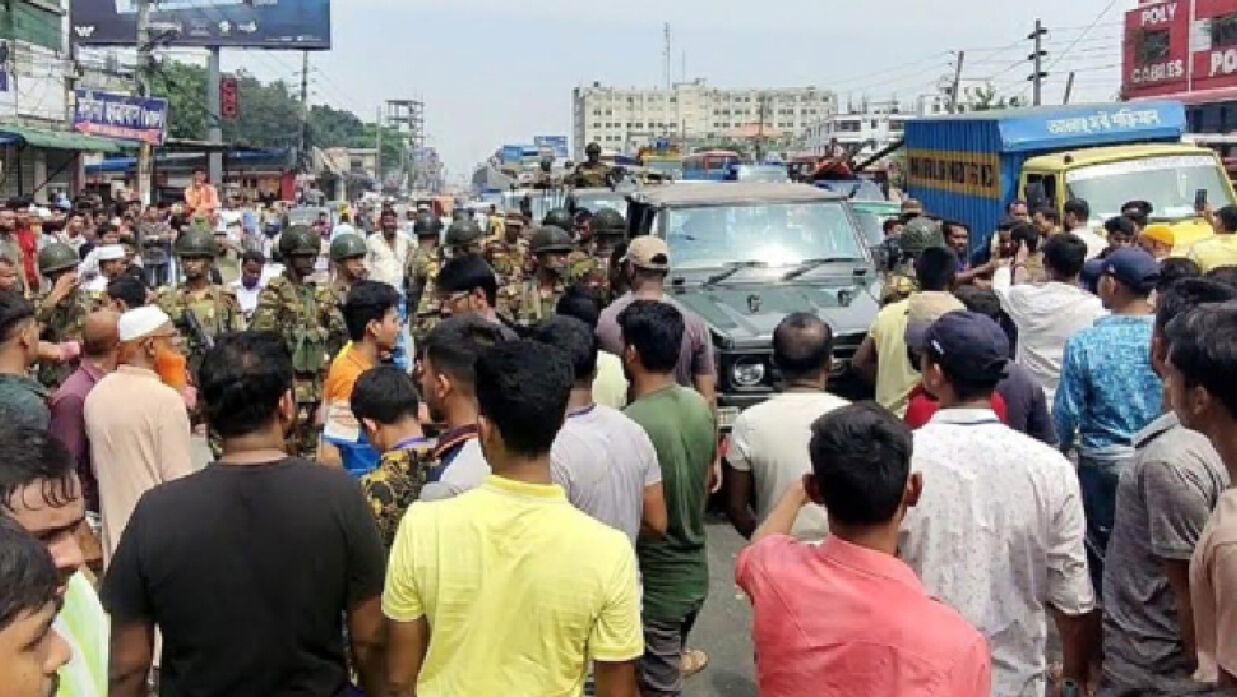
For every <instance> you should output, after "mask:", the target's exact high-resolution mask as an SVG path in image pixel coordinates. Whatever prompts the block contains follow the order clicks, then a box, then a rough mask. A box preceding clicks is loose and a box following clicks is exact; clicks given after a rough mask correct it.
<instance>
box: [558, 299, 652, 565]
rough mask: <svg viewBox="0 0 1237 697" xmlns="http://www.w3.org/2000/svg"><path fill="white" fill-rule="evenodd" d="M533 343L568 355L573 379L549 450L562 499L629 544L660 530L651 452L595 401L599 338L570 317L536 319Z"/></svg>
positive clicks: (619, 417)
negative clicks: (564, 494) (623, 535)
mask: <svg viewBox="0 0 1237 697" xmlns="http://www.w3.org/2000/svg"><path fill="white" fill-rule="evenodd" d="M534 338H535V339H536V340H537V341H540V342H541V343H543V344H547V345H549V346H553V347H554V348H556V349H558V350H560V351H562V352H563V353H565V354H567V356H568V357H569V358H570V359H571V364H572V368H573V371H574V374H575V382H574V383H573V385H572V388H571V398H570V400H569V401H568V403H567V419H566V422H565V423H564V424H563V428H562V429H561V430H560V431H559V432H558V436H557V437H556V438H555V439H554V447H553V449H551V451H550V475H551V476H552V477H553V479H554V483H555V484H558V485H559V486H561V487H563V489H565V490H566V491H567V500H568V501H571V504H572V505H573V506H575V507H576V508H578V509H580V510H581V511H583V512H585V513H587V514H589V515H590V516H592V517H593V518H596V519H597V520H599V521H601V522H603V523H605V524H606V525H609V526H610V527H612V528H616V529H618V530H622V531H623V532H624V533H626V534H627V538H628V539H630V540H631V542H632V544H633V545H634V544H635V542H636V537H637V536H639V534H640V532H641V531H642V530H643V531H645V532H646V533H650V534H655V535H659V536H660V535H663V534H665V532H666V502H665V500H664V498H663V495H662V487H661V467H660V466H659V465H658V463H657V451H655V450H654V449H653V442H652V441H650V440H649V437H648V434H647V433H646V432H645V431H644V429H643V428H642V427H641V426H640V425H639V424H637V423H636V422H635V421H632V420H631V419H630V418H628V417H627V416H625V415H624V414H623V413H622V412H620V411H618V410H617V409H612V408H610V407H607V406H604V405H601V404H597V403H595V402H594V401H593V378H594V377H595V376H596V374H597V352H598V348H597V337H596V336H595V335H594V334H593V330H592V329H591V328H590V327H589V326H588V325H587V324H585V323H584V322H582V321H580V320H578V319H576V318H575V317H566V316H561V315H558V316H554V317H550V318H549V319H547V320H546V321H544V322H542V323H541V325H540V326H538V327H537V330H536V332H535V334H534Z"/></svg>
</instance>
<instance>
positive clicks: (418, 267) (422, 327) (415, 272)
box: [407, 247, 442, 341]
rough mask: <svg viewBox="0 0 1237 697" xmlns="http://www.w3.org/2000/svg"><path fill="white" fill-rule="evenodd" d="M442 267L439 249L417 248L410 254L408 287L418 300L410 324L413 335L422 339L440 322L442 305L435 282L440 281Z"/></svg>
mask: <svg viewBox="0 0 1237 697" xmlns="http://www.w3.org/2000/svg"><path fill="white" fill-rule="evenodd" d="M441 268H442V256H441V255H440V254H439V253H438V249H437V248H435V249H426V248H424V247H420V248H417V249H416V250H415V251H414V252H413V253H412V254H410V255H408V274H407V275H408V281H407V283H408V288H409V298H410V299H412V300H415V301H416V304H417V306H416V308H415V315H414V316H413V317H412V318H411V321H410V322H409V324H410V325H411V327H412V336H413V338H414V339H416V340H418V341H419V340H422V339H424V338H425V337H426V335H428V334H429V333H430V330H431V329H433V328H434V325H436V324H438V320H439V317H440V314H441V312H442V306H441V304H440V303H439V302H438V293H437V291H436V289H435V287H434V286H435V284H436V282H437V281H438V270H439V269H441Z"/></svg>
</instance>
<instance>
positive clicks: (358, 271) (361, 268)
mask: <svg viewBox="0 0 1237 697" xmlns="http://www.w3.org/2000/svg"><path fill="white" fill-rule="evenodd" d="M368 254H369V248H368V247H366V246H365V240H363V239H361V236H360V235H354V234H352V233H344V234H342V235H340V236H338V237H336V238H335V239H333V240H331V251H330V257H331V263H332V264H334V265H335V278H334V280H332V281H331V284H330V285H329V286H327V287H324V288H319V289H318V292H319V293H322V294H323V298H322V299H323V301H324V302H332V303H335V305H337V306H339V307H343V305H344V301H346V300H347V299H348V291H349V290H351V289H352V284H354V283H356V282H357V281H364V280H365V279H366V278H367V277H368V276H369V270H368V269H366V268H365V257H366V255H368ZM396 290H399V289H398V288H396Z"/></svg>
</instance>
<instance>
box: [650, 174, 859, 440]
mask: <svg viewBox="0 0 1237 697" xmlns="http://www.w3.org/2000/svg"><path fill="white" fill-rule="evenodd" d="M627 200H628V211H627V220H628V226H629V234H630V235H631V236H632V237H635V236H639V235H655V236H657V237H660V238H662V239H664V240H666V242H667V244H668V246H669V248H670V266H671V270H670V276H669V278H668V279H667V282H666V287H667V293H668V294H669V295H670V296H671V297H672V298H673V299H674V300H675V302H677V303H679V304H680V305H682V306H683V307H686V308H687V309H690V310H692V311H693V312H695V313H696V314H698V315H700V316H701V317H702V318H703V319H704V321H705V322H706V323H707V324H708V325H709V328H710V330H711V333H712V336H713V344H714V350H715V352H716V359H717V367H718V376H717V377H718V382H717V393H718V421H719V425H720V426H721V428H722V429H723V430H727V429H729V427H730V426H731V424H733V423H734V419H735V417H737V416H738V414H739V412H740V411H741V410H742V409H744V408H746V407H748V406H751V405H753V404H756V403H759V402H761V401H764V400H765V399H767V398H768V397H769V396H771V395H772V394H773V393H774V392H775V390H776V388H777V384H778V380H779V375H778V372H777V369H776V367H775V366H774V365H773V360H772V358H773V330H774V329H775V328H776V327H777V324H778V323H779V322H780V321H781V320H782V318H783V317H785V316H786V315H788V314H790V313H793V312H801V311H802V312H812V313H815V314H817V315H818V316H820V317H821V319H823V320H824V321H825V322H826V323H828V325H829V326H830V328H831V329H832V330H833V355H834V366H833V373H832V376H831V385H830V389H831V391H834V392H836V393H838V394H841V395H843V396H847V397H851V398H859V397H862V396H864V395H865V394H866V392H867V390H868V388H867V386H866V385H865V384H863V382H862V381H861V380H860V379H859V378H858V377H857V376H856V375H854V373H853V372H852V370H851V367H850V361H851V359H852V358H853V357H854V355H855V352H856V350H857V349H858V348H859V344H860V343H861V342H862V341H863V338H864V336H865V335H866V333H867V330H868V328H869V327H870V326H871V324H872V320H873V319H874V318H875V316H876V312H877V310H878V309H879V299H880V291H881V289H880V280H879V278H878V274H877V273H876V267H875V264H874V262H873V259H872V256H871V254H870V253H869V251H868V248H867V245H866V244H865V242H864V239H863V236H862V234H861V233H860V230H859V226H858V223H857V221H856V220H855V217H854V214H853V212H852V210H851V208H850V206H849V205H847V201H846V199H845V198H843V197H842V196H840V195H838V194H835V193H831V192H828V191H824V190H821V189H817V188H815V187H811V186H806V185H802V184H768V183H742V182H736V183H734V184H728V185H716V186H691V185H682V184H672V185H667V186H661V187H656V188H652V189H646V190H642V191H639V192H636V193H633V194H631V195H629V196H628V199H627Z"/></svg>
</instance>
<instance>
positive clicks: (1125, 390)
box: [1053, 247, 1164, 588]
mask: <svg viewBox="0 0 1237 697" xmlns="http://www.w3.org/2000/svg"><path fill="white" fill-rule="evenodd" d="M1099 272H1100V276H1099V282H1098V286H1097V290H1098V292H1099V296H1100V300H1101V301H1102V302H1103V303H1104V308H1105V309H1106V310H1108V311H1109V312H1110V313H1111V314H1109V315H1107V316H1104V317H1100V318H1099V319H1097V320H1095V324H1094V325H1092V326H1090V327H1088V328H1086V329H1083V330H1082V331H1080V332H1078V333H1077V334H1075V335H1073V336H1071V337H1070V338H1069V339H1068V340H1067V341H1066V342H1065V355H1064V357H1063V358H1062V360H1061V384H1060V386H1059V387H1058V388H1057V394H1056V398H1055V405H1054V409H1053V420H1054V423H1055V426H1056V431H1057V440H1058V442H1059V443H1060V444H1061V448H1062V450H1063V451H1066V452H1068V451H1069V449H1070V447H1071V446H1076V447H1077V450H1078V478H1079V480H1080V482H1081V484H1082V495H1083V505H1084V507H1085V508H1086V511H1087V552H1088V556H1089V557H1090V560H1091V573H1092V575H1093V577H1094V579H1095V585H1096V587H1097V588H1099V587H1100V578H1101V577H1102V570H1103V559H1104V550H1105V549H1106V548H1107V546H1108V535H1109V533H1110V532H1111V531H1112V520H1113V511H1114V508H1115V506H1116V490H1117V479H1118V477H1119V476H1120V473H1121V470H1122V469H1123V468H1124V467H1125V466H1126V465H1127V464H1128V463H1129V462H1130V461H1131V460H1132V458H1133V456H1134V447H1133V444H1132V439H1133V437H1134V435H1135V434H1136V433H1138V432H1139V431H1141V430H1142V429H1143V428H1145V427H1146V426H1147V425H1148V424H1150V423H1151V422H1152V421H1154V420H1155V419H1156V418H1157V417H1158V416H1159V415H1160V402H1161V399H1162V395H1163V389H1164V388H1163V384H1162V383H1161V381H1160V377H1159V376H1158V375H1157V374H1156V373H1155V371H1154V370H1153V369H1152V367H1151V348H1150V347H1151V330H1152V325H1153V320H1154V316H1153V315H1152V307H1151V303H1150V301H1149V297H1150V295H1151V291H1152V290H1154V289H1155V284H1156V281H1157V280H1159V276H1160V265H1159V263H1158V262H1157V261H1156V260H1155V258H1154V257H1152V256H1151V255H1150V254H1147V253H1146V252H1144V251H1143V250H1141V249H1138V248H1136V247H1125V248H1121V249H1116V250H1114V251H1113V252H1112V253H1110V254H1108V255H1107V256H1106V257H1104V260H1103V265H1102V267H1101V268H1100V270H1099Z"/></svg>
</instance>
